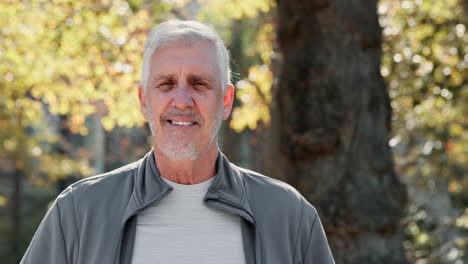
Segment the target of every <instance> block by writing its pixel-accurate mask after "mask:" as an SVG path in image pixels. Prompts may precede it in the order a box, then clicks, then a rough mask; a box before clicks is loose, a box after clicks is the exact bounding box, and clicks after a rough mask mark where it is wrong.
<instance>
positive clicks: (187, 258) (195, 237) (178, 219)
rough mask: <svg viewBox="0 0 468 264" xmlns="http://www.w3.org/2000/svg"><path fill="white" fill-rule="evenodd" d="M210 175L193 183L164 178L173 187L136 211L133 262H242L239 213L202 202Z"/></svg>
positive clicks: (178, 263) (210, 180)
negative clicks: (149, 204)
mask: <svg viewBox="0 0 468 264" xmlns="http://www.w3.org/2000/svg"><path fill="white" fill-rule="evenodd" d="M163 179H164V178H163ZM213 179H214V177H213V178H211V179H209V180H207V181H205V182H202V183H198V184H192V185H185V184H178V183H175V182H171V181H169V180H167V179H164V180H165V181H166V183H167V184H169V185H170V186H172V187H173V188H174V189H173V190H172V192H171V193H169V194H168V195H167V196H166V197H164V198H163V199H162V200H161V201H159V202H158V203H157V204H156V205H155V206H153V207H150V208H148V209H147V210H146V211H144V212H142V213H140V214H138V216H137V227H136V236H135V243H134V248H133V256H132V263H133V264H166V263H174V264H185V263H187V264H188V263H203V264H211V263H213V264H215V263H216V264H219V263H223V264H243V263H245V257H244V248H243V242H242V234H241V227H240V221H241V218H240V216H237V215H233V214H230V213H228V212H224V211H221V210H216V209H212V208H209V207H207V206H206V205H205V204H204V203H203V197H204V196H205V194H206V192H207V190H208V188H209V187H210V185H211V182H212V181H213Z"/></svg>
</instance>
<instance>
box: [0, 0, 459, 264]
mask: <svg viewBox="0 0 468 264" xmlns="http://www.w3.org/2000/svg"><path fill="white" fill-rule="evenodd" d="M345 2H347V1H338V0H323V1H318V0H312V1H303V2H301V1H292V0H286V1H279V2H276V1H272V0H236V1H221V0H192V1H188V0H185V1H175V0H173V1H171V0H166V1H149V0H128V1H124V0H100V1H91V0H81V1H74V0H24V1H10V0H0V105H1V108H0V262H1V263H5V264H12V263H18V262H19V260H20V259H21V257H22V255H23V253H24V251H25V250H26V247H27V245H28V244H29V242H30V240H31V238H32V236H33V234H34V231H35V230H36V229H37V227H38V225H39V222H40V221H41V219H42V217H43V216H44V214H45V212H46V211H47V208H48V206H49V204H50V203H51V202H52V201H53V199H54V198H55V197H56V196H57V195H58V194H59V193H60V192H61V191H62V190H63V189H64V188H66V187H67V186H68V185H69V184H71V183H73V182H75V181H77V180H79V179H81V178H84V177H88V176H93V175H96V174H100V173H103V172H105V171H109V170H112V169H115V168H117V167H119V166H122V165H124V164H127V163H129V162H132V161H135V160H137V159H139V158H140V157H142V156H143V155H144V154H145V153H146V152H147V151H148V150H149V149H150V146H151V137H150V133H149V130H148V128H147V126H146V124H145V123H144V120H143V117H142V115H141V114H140V111H139V102H138V97H137V88H136V85H137V83H138V82H139V78H140V72H141V65H142V53H143V47H144V43H145V40H146V34H147V32H148V30H149V29H150V28H151V27H153V26H154V25H156V24H158V23H160V22H161V21H163V20H165V19H170V18H179V19H198V20H200V21H204V22H207V23H210V24H212V25H213V27H214V28H215V29H216V30H217V31H218V32H219V33H220V34H221V36H222V38H223V39H224V40H225V42H226V45H227V46H228V48H229V50H230V52H231V56H232V69H233V71H234V72H235V75H234V78H233V83H234V84H235V85H236V88H237V89H236V101H235V107H234V110H233V113H232V117H231V119H229V120H228V121H227V122H225V124H223V128H222V130H221V135H220V146H221V149H222V151H223V152H225V153H226V154H227V156H228V158H229V159H230V160H231V161H232V162H234V163H237V164H238V165H240V166H243V167H246V168H250V169H253V170H257V171H259V172H262V173H265V174H267V175H270V176H272V177H275V178H278V179H281V180H284V181H287V182H289V183H291V184H292V185H294V186H295V187H296V188H298V189H299V190H300V191H301V193H303V194H304V196H305V197H306V198H307V199H309V201H310V202H311V203H312V204H313V205H315V206H316V207H317V210H318V211H319V213H320V215H321V217H322V221H323V223H324V226H325V229H326V231H327V234H328V236H329V240H330V244H331V246H332V251H333V252H334V254H335V256H336V260H337V263H405V262H407V263H417V264H424V263H444V264H445V263H447V264H448V263H453V264H463V263H468V253H467V247H468V244H467V243H468V132H467V128H468V83H467V77H468V71H467V68H468V54H467V51H468V34H467V32H466V26H467V23H466V22H467V20H468V19H467V14H468V2H467V1H466V0H444V1H441V0H404V1H403V0H380V1H378V2H377V1H349V2H347V3H345ZM351 2H352V3H351ZM356 124H357V125H356ZM390 125H391V129H390V127H389V126H390ZM288 144H289V145H288ZM391 153H393V154H391ZM392 155H393V159H392ZM371 160H372V161H371ZM288 172H289V173H288ZM358 205H359V206H358ZM369 219H370V220H369ZM350 252H353V253H350ZM390 255H393V257H391V256H390Z"/></svg>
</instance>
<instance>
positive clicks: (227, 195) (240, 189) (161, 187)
mask: <svg viewBox="0 0 468 264" xmlns="http://www.w3.org/2000/svg"><path fill="white" fill-rule="evenodd" d="M216 163H217V166H216V167H217V176H216V177H215V179H213V181H212V183H211V186H210V187H209V189H208V191H207V193H206V195H205V198H204V201H205V204H206V205H207V206H210V207H213V208H216V209H221V210H225V211H228V212H230V213H234V214H237V215H240V216H242V217H244V218H245V219H246V220H248V221H249V222H251V223H254V222H255V221H254V217H253V213H252V210H251V207H250V205H249V202H248V199H247V198H246V196H245V188H244V181H243V175H242V173H241V172H240V170H239V168H238V167H237V166H235V165H234V164H232V163H230V162H229V160H228V159H227V158H226V156H225V155H224V154H223V153H222V152H221V151H220V150H218V158H217V161H216ZM134 177H135V181H134V183H135V184H134V187H133V192H132V197H131V199H130V202H129V204H128V206H127V209H126V211H125V217H124V222H125V221H126V220H127V219H128V218H130V217H132V216H133V215H135V214H137V213H138V212H139V211H141V210H144V209H145V208H147V207H149V206H151V205H153V204H155V203H157V202H158V201H159V200H161V199H163V198H164V197H165V196H166V195H168V194H169V193H170V192H171V191H172V187H171V186H169V185H168V184H167V183H166V182H165V181H164V180H163V179H162V178H161V175H160V174H159V171H158V169H157V165H156V163H155V159H154V154H153V149H151V150H150V151H149V152H148V153H147V154H146V155H145V156H144V157H143V158H142V159H140V160H139V161H138V162H137V166H136V173H135V175H134Z"/></svg>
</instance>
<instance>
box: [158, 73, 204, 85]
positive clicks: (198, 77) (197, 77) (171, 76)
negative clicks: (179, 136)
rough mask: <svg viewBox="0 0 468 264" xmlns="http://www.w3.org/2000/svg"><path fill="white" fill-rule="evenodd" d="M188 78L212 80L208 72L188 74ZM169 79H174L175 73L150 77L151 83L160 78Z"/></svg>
mask: <svg viewBox="0 0 468 264" xmlns="http://www.w3.org/2000/svg"><path fill="white" fill-rule="evenodd" d="M187 77H188V79H191V80H197V81H205V80H206V81H208V82H213V78H212V77H211V76H210V75H208V74H193V73H192V74H189V75H188V76H187ZM169 79H176V78H175V75H174V74H163V75H159V76H155V77H154V78H153V79H152V83H157V82H159V81H161V80H169Z"/></svg>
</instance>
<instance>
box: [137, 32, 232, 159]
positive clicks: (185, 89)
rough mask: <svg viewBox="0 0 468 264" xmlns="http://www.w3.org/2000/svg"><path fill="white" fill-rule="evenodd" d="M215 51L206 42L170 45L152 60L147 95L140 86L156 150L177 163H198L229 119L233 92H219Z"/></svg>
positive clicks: (213, 47)
mask: <svg viewBox="0 0 468 264" xmlns="http://www.w3.org/2000/svg"><path fill="white" fill-rule="evenodd" d="M220 76H221V75H220V69H219V66H218V61H217V57H216V50H215V46H214V45H212V44H211V43H207V42H201V41H200V42H195V43H193V44H191V45H188V44H184V43H177V42H176V43H174V44H172V45H171V44H169V45H167V46H166V47H162V48H159V49H158V50H157V51H156V52H155V53H154V54H153V56H152V57H151V61H150V74H149V78H148V82H147V85H148V86H147V89H146V94H144V93H143V91H142V87H141V86H140V87H139V97H140V103H141V107H142V112H143V115H144V116H145V118H146V120H148V122H149V123H150V126H151V128H152V131H153V133H154V134H153V136H154V141H155V146H156V147H157V148H159V150H161V151H162V152H163V153H164V154H165V155H166V156H167V157H168V158H170V159H173V160H195V159H198V158H200V156H201V155H202V154H203V153H205V152H206V151H207V150H209V149H210V148H217V144H216V143H215V144H213V142H215V141H216V139H217V133H218V130H219V127H220V125H221V121H222V120H226V119H227V118H228V117H229V114H230V112H231V108H232V101H233V93H234V88H233V86H232V85H228V87H226V89H225V92H223V91H222V89H221V79H220Z"/></svg>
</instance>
